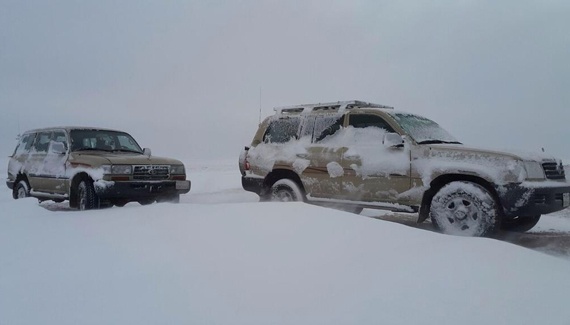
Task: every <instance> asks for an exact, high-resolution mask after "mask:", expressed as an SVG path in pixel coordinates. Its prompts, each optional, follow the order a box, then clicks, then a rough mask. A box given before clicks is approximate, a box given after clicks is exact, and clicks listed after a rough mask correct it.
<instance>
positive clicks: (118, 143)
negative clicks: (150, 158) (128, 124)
mask: <svg viewBox="0 0 570 325" xmlns="http://www.w3.org/2000/svg"><path fill="white" fill-rule="evenodd" d="M70 136H71V151H81V150H101V151H117V152H121V151H123V152H136V153H142V149H141V147H139V145H138V144H137V142H136V141H135V139H133V137H131V136H130V135H129V134H128V133H125V132H117V131H107V130H72V131H71V132H70Z"/></svg>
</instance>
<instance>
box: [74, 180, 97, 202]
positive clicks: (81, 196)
mask: <svg viewBox="0 0 570 325" xmlns="http://www.w3.org/2000/svg"><path fill="white" fill-rule="evenodd" d="M76 192H77V202H78V204H77V208H78V209H79V210H91V209H96V208H98V207H99V198H98V197H97V194H96V193H95V189H94V188H93V182H92V181H90V180H87V179H84V180H82V181H81V182H79V185H77V191H76Z"/></svg>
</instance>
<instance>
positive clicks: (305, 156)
mask: <svg viewBox="0 0 570 325" xmlns="http://www.w3.org/2000/svg"><path fill="white" fill-rule="evenodd" d="M297 157H298V158H303V159H305V158H307V157H309V155H308V154H306V153H298V154H297Z"/></svg>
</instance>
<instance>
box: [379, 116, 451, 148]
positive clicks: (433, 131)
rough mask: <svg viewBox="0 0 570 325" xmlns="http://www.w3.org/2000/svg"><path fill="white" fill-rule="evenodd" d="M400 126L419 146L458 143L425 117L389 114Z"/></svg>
mask: <svg viewBox="0 0 570 325" xmlns="http://www.w3.org/2000/svg"><path fill="white" fill-rule="evenodd" d="M389 114H390V115H391V116H392V117H393V118H394V119H395V120H396V122H398V124H400V127H402V129H404V131H406V133H407V134H408V135H409V136H411V137H412V138H413V139H414V140H415V141H416V142H417V143H418V144H431V143H457V144H461V142H458V141H457V139H455V138H454V137H453V136H452V135H451V134H449V133H448V132H447V131H446V130H445V129H443V128H442V127H441V126H439V124H437V123H435V122H434V121H432V120H430V119H427V118H425V117H423V116H418V115H414V114H408V113H396V112H390V113H389Z"/></svg>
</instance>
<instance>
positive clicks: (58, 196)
mask: <svg viewBox="0 0 570 325" xmlns="http://www.w3.org/2000/svg"><path fill="white" fill-rule="evenodd" d="M30 195H31V196H35V197H41V198H46V199H60V200H67V199H68V195H67V194H56V193H46V192H38V191H34V190H31V191H30Z"/></svg>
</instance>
